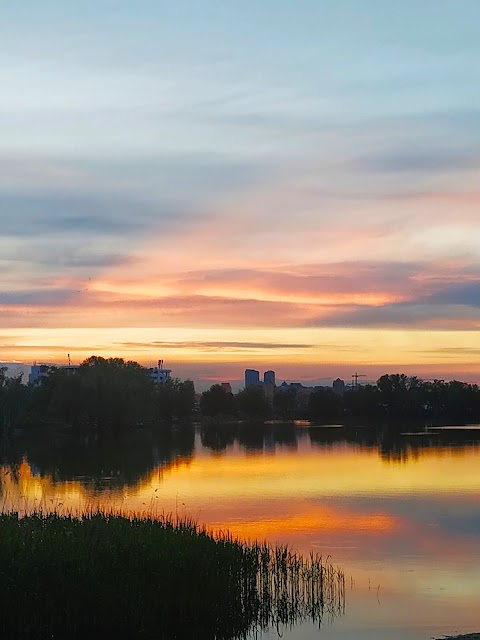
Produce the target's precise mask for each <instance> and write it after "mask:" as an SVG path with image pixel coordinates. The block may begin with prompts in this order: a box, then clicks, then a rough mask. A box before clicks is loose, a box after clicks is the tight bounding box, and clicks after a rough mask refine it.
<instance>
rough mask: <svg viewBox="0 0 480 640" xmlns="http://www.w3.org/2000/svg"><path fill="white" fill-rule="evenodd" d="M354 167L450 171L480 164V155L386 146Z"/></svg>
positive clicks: (355, 163) (364, 168) (373, 170)
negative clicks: (387, 148) (395, 148)
mask: <svg viewBox="0 0 480 640" xmlns="http://www.w3.org/2000/svg"><path fill="white" fill-rule="evenodd" d="M353 167H355V168H357V169H361V170H363V171H367V172H371V173H403V172H420V173H423V172H428V173H438V172H442V173H443V172H445V171H447V172H449V173H450V172H452V171H456V172H458V171H464V170H465V169H467V170H471V169H478V168H480V155H479V154H478V153H470V152H465V151H463V152H462V151H457V150H455V149H431V150H426V151H420V150H419V151H412V150H408V151H407V150H401V149H399V150H393V151H388V150H385V151H383V152H380V153H375V154H374V153H371V154H369V155H365V156H363V157H360V158H358V159H356V160H354V161H353Z"/></svg>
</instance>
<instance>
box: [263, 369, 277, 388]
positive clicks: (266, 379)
mask: <svg viewBox="0 0 480 640" xmlns="http://www.w3.org/2000/svg"><path fill="white" fill-rule="evenodd" d="M263 384H264V385H267V384H271V385H273V386H275V371H271V370H270V371H265V373H264V374H263Z"/></svg>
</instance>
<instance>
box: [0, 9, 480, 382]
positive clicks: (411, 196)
mask: <svg viewBox="0 0 480 640" xmlns="http://www.w3.org/2000/svg"><path fill="white" fill-rule="evenodd" d="M479 24H480V3H479V2H478V0H471V1H470V0H456V1H453V0H421V2H419V1H418V0H403V2H399V1H398V0H397V1H396V2H393V1H391V0H364V1H362V2H360V1H359V0H335V2H326V1H323V0H295V1H293V0H289V1H287V0H261V1H259V0H244V1H243V2H233V1H230V0H223V1H219V0H217V1H213V0H201V1H198V2H197V1H194V0H191V1H189V2H188V1H186V0H175V2H164V1H161V0H137V1H136V2H131V0H101V1H99V0H83V1H82V2H79V1H76V0H72V1H69V2H58V0H23V1H22V2H14V1H13V0H6V1H5V2H2V3H1V7H0V41H1V47H0V51H1V56H2V64H1V65H0V87H1V91H0V132H1V135H0V222H1V224H0V361H17V362H23V363H27V364H28V363H31V362H33V361H51V362H57V363H63V362H65V361H66V358H67V353H70V355H71V357H72V360H73V361H74V362H80V361H81V360H82V359H84V358H85V357H87V356H89V355H91V354H93V353H95V354H97V355H103V356H111V355H116V356H122V357H125V358H130V359H135V360H138V361H140V362H142V363H145V364H153V363H155V362H156V360H157V359H158V358H163V359H164V360H165V362H166V364H167V365H168V366H169V367H170V368H172V369H173V372H174V375H179V376H180V377H187V376H190V377H193V378H194V379H195V381H196V382H197V383H198V386H199V388H202V386H203V387H204V386H205V385H208V384H210V383H211V382H212V381H215V380H236V379H241V378H242V376H243V369H244V368H245V367H247V366H253V367H256V368H259V369H260V370H262V371H263V370H264V369H268V368H274V369H275V370H276V371H277V377H279V378H281V379H283V378H286V379H297V380H323V379H328V378H332V377H336V376H337V375H340V376H341V377H343V378H345V379H351V374H352V373H353V372H355V371H358V372H361V373H364V374H366V375H367V376H368V377H369V378H372V379H375V378H376V377H378V375H381V374H382V373H386V372H394V371H403V372H405V373H414V374H418V375H421V376H424V377H427V378H429V377H441V378H453V377H456V378H460V379H464V380H468V381H480V332H479V328H480V171H479V169H480V108H479V105H480V40H479V38H478V25H479Z"/></svg>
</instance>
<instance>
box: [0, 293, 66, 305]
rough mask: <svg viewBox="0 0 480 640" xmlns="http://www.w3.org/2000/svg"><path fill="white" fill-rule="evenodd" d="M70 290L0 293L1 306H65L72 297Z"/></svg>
mask: <svg viewBox="0 0 480 640" xmlns="http://www.w3.org/2000/svg"><path fill="white" fill-rule="evenodd" d="M73 293H74V292H73V290H72V289H29V290H24V291H6V292H5V291H4V292H0V308H1V305H9V306H14V305H17V306H23V305H28V306H31V305H38V306H54V307H55V306H58V305H64V304H66V303H67V302H68V301H69V300H70V299H71V297H72V295H73Z"/></svg>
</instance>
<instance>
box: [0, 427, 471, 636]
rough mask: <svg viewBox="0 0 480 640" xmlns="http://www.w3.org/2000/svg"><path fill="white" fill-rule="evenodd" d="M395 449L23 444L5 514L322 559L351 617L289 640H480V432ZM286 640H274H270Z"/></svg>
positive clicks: (143, 441) (12, 465)
mask: <svg viewBox="0 0 480 640" xmlns="http://www.w3.org/2000/svg"><path fill="white" fill-rule="evenodd" d="M400 431H401V429H400V430H398V429H397V431H396V433H397V435H395V436H392V435H391V434H389V432H388V430H385V429H383V430H382V429H367V428H361V427H358V428H348V429H347V428H343V427H340V426H338V425H330V426H318V425H317V426H315V425H310V424H308V423H298V424H289V425H281V424H269V425H217V426H215V427H210V428H208V429H205V428H202V427H200V426H194V427H189V428H179V427H177V428H164V429H158V430H156V431H154V432H153V431H149V430H138V431H135V432H131V433H128V434H125V435H123V436H122V437H120V438H116V439H112V438H100V437H98V436H96V435H92V434H80V435H76V436H75V437H72V436H71V435H67V434H65V433H62V432H58V433H54V434H52V433H51V432H48V431H38V432H35V434H31V433H30V434H28V435H27V434H25V433H23V434H21V433H20V434H19V435H17V436H16V437H15V438H14V439H13V440H12V441H10V442H4V443H3V444H2V449H1V463H2V466H1V467H0V483H1V484H0V490H1V494H2V497H1V501H2V504H3V508H4V509H16V510H19V511H25V510H32V509H36V508H42V509H47V510H53V509H56V510H59V511H63V510H72V511H76V510H81V509H84V508H87V509H95V508H96V507H97V506H99V505H100V506H101V507H102V508H104V509H112V510H115V511H128V512H131V511H135V512H137V513H146V514H151V513H156V514H172V515H174V516H175V515H178V516H180V517H182V516H191V517H193V518H195V519H196V520H197V521H198V522H200V523H206V524H207V525H208V526H209V527H210V528H211V529H213V530H215V531H225V530H227V529H228V530H230V531H231V532H232V533H233V534H235V535H237V536H239V537H241V538H243V539H261V540H264V539H267V540H269V541H271V542H275V543H288V544H289V545H291V546H293V547H294V548H295V549H297V550H299V551H301V552H303V553H307V554H308V553H309V552H311V551H315V552H319V553H321V554H322V555H323V556H325V557H327V556H329V557H330V559H331V561H332V562H333V563H334V564H335V565H340V566H341V567H342V568H343V570H344V572H345V576H346V602H345V611H344V613H343V614H342V615H338V616H333V615H332V616H325V617H324V621H323V624H322V626H321V628H320V630H319V629H318V627H315V626H313V625H312V624H311V623H303V624H300V625H297V626H295V627H294V628H293V629H282V630H281V633H282V637H283V638H284V639H285V640H312V639H313V638H319V637H320V638H323V639H325V640H347V639H348V640H350V639H351V638H355V639H356V640H361V639H364V638H365V639H367V638H368V640H377V639H378V640H380V639H382V640H385V639H386V638H388V639H389V640H400V639H402V640H427V639H429V638H431V637H432V636H442V635H444V634H449V633H454V632H455V633H461V632H464V633H465V632H468V631H474V630H479V629H480V613H479V610H478V601H479V596H480V428H479V427H478V426H475V425H473V426H472V425H471V426H470V427H469V428H468V429H465V428H458V427H456V428H453V427H452V428H442V429H431V430H429V431H424V432H421V433H412V431H411V429H409V428H405V429H404V430H403V434H402V435H400ZM262 637H263V638H265V639H266V638H272V639H273V638H277V637H278V632H277V630H276V629H275V630H271V631H270V632H268V633H265V634H263V635H262Z"/></svg>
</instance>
